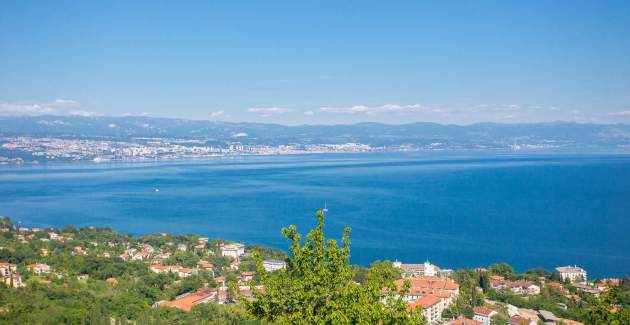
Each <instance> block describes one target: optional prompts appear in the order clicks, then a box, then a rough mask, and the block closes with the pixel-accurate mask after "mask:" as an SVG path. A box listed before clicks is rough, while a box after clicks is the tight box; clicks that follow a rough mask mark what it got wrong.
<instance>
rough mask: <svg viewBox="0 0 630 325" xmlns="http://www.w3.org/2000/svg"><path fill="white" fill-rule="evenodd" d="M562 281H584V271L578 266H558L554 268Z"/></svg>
mask: <svg viewBox="0 0 630 325" xmlns="http://www.w3.org/2000/svg"><path fill="white" fill-rule="evenodd" d="M556 271H558V274H560V278H562V281H566V280H567V279H568V280H569V281H570V282H586V280H587V278H586V271H584V269H582V268H581V267H579V266H559V267H557V268H556Z"/></svg>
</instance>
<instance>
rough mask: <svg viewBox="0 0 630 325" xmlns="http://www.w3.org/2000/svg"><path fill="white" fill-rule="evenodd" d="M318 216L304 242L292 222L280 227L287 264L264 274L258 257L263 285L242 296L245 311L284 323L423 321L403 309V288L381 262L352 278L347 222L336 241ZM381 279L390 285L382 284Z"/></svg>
mask: <svg viewBox="0 0 630 325" xmlns="http://www.w3.org/2000/svg"><path fill="white" fill-rule="evenodd" d="M316 216H317V221H318V222H317V227H316V228H315V229H312V230H311V231H310V232H309V233H308V234H307V235H306V241H305V243H304V244H302V236H301V235H300V234H299V233H298V232H297V230H296V227H295V226H293V225H292V226H290V227H288V228H283V229H282V233H283V235H284V236H285V237H286V238H287V239H289V240H290V241H291V245H290V253H291V254H290V256H289V257H288V258H287V260H286V261H287V268H286V269H284V270H280V271H277V272H274V273H272V274H268V273H267V272H265V270H264V268H263V267H262V261H261V259H260V257H257V271H258V273H259V274H260V275H261V281H262V284H263V285H264V289H263V290H264V291H254V295H255V298H256V299H255V300H253V301H251V302H245V305H246V308H247V310H248V312H249V313H251V314H252V315H253V316H255V317H257V318H259V319H263V320H268V321H273V322H279V323H285V324H421V323H422V317H421V316H420V314H419V313H418V312H414V313H410V312H408V311H407V304H406V303H405V302H404V301H403V300H402V298H401V297H402V293H403V292H399V291H396V290H395V289H394V286H393V283H391V281H388V280H387V279H388V278H389V277H388V276H387V275H385V276H383V275H382V273H383V272H381V271H382V269H383V267H382V265H379V269H378V270H375V271H374V272H373V276H372V277H369V276H368V277H367V279H366V281H365V283H363V284H358V283H356V282H354V281H353V269H352V267H351V266H350V264H349V262H350V237H349V234H350V228H345V229H344V231H343V239H342V241H343V243H342V244H341V245H338V244H337V242H336V241H335V240H332V239H331V240H326V238H325V236H324V212H323V211H322V210H319V211H317V213H316ZM377 274H380V275H379V276H377ZM371 279H374V280H371ZM386 282H389V283H386ZM384 284H387V285H386V287H389V290H383V285H384ZM403 290H404V289H403Z"/></svg>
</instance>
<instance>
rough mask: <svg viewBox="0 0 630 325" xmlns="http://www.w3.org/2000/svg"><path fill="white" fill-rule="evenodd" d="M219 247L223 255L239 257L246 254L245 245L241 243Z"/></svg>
mask: <svg viewBox="0 0 630 325" xmlns="http://www.w3.org/2000/svg"><path fill="white" fill-rule="evenodd" d="M219 249H220V250H221V256H229V257H233V258H236V259H237V258H239V257H240V256H243V255H245V245H243V244H241V243H233V244H227V245H222V246H220V247H219Z"/></svg>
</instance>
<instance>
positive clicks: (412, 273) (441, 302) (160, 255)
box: [0, 218, 622, 325]
mask: <svg viewBox="0 0 630 325" xmlns="http://www.w3.org/2000/svg"><path fill="white" fill-rule="evenodd" d="M0 234H1V236H0V238H1V240H0V276H1V278H0V279H1V282H2V283H3V284H4V286H5V287H7V288H10V289H13V290H25V288H28V287H29V286H31V287H41V286H44V287H50V286H56V285H62V286H67V285H69V284H70V283H74V285H80V284H81V283H84V284H89V283H99V282H102V283H104V285H106V286H109V287H116V286H120V285H122V284H121V282H122V281H126V280H125V279H124V276H123V272H122V268H143V269H145V270H146V271H144V272H148V273H145V274H147V276H150V274H154V276H157V277H159V279H162V280H161V281H164V283H163V285H162V286H161V288H162V290H163V292H162V294H157V295H156V296H155V300H154V301H153V302H152V306H153V308H176V309H179V310H181V311H183V312H190V311H192V310H193V309H194V308H195V306H198V305H201V304H217V305H230V304H238V303H239V301H241V300H242V299H245V300H252V299H255V295H254V294H253V293H254V291H261V292H264V290H265V288H264V286H262V285H261V284H260V281H259V277H258V274H257V272H256V265H255V264H256V263H255V259H254V258H253V255H252V254H253V252H254V251H257V252H261V255H260V256H261V257H262V267H263V269H264V271H265V272H270V273H272V272H278V271H280V270H283V269H285V268H286V267H287V262H286V255H285V253H283V252H281V251H277V250H273V249H267V248H260V247H256V246H252V245H246V244H243V243H238V242H228V241H224V240H210V239H209V238H207V237H200V236H197V235H187V236H173V235H170V234H167V233H160V234H150V235H145V236H142V237H137V238H136V237H130V236H126V235H121V234H117V233H115V232H113V231H111V230H109V229H100V228H92V227H90V228H85V229H80V230H79V229H75V228H73V227H64V228H61V229H58V228H38V227H32V228H28V227H23V226H13V225H11V224H10V222H9V221H8V219H7V218H3V219H2V227H0ZM27 248H28V249H31V250H33V252H34V254H30V255H29V254H27V253H24V252H25V250H26V249H27ZM17 252H22V253H20V254H24V256H22V257H21V258H20V259H19V261H18V260H17V258H16V257H15V256H16V254H18V253H17ZM108 263H110V264H113V265H115V268H113V269H108V267H107V266H106V265H107V264H108ZM91 264H93V266H90V265H91ZM77 265H79V266H77ZM390 265H391V268H392V269H393V270H396V272H398V274H399V278H398V279H396V280H394V281H393V284H394V286H395V287H396V288H397V289H399V290H400V289H403V288H404V287H406V286H408V290H407V291H406V292H405V293H404V296H402V297H400V298H402V299H403V300H404V301H405V302H406V303H407V308H408V310H409V311H410V312H414V311H417V312H420V313H421V314H422V316H423V317H424V320H425V321H426V323H427V324H430V325H437V324H454V325H461V324H474V325H490V324H495V322H494V321H495V320H496V319H505V320H506V321H507V324H510V325H523V324H527V325H532V324H541V323H542V324H573V325H577V324H582V323H581V322H578V321H576V320H571V319H568V318H563V317H562V315H558V314H556V313H554V311H556V312H557V311H565V310H567V309H568V308H569V307H568V305H569V304H579V303H584V299H585V298H587V297H589V296H592V297H599V296H600V295H601V294H602V293H604V292H606V291H607V290H609V289H610V288H611V287H615V286H619V285H620V284H621V282H622V280H621V279H617V278H614V279H599V280H594V281H593V280H589V278H588V276H587V272H586V270H584V269H582V268H581V267H579V266H559V267H557V268H556V269H555V270H554V271H553V272H552V273H551V272H548V273H547V274H545V275H536V276H532V274H523V275H518V274H515V273H511V272H507V273H504V275H499V273H501V272H503V271H504V270H502V266H501V265H499V266H497V265H493V266H490V267H489V268H487V269H486V268H477V269H474V270H470V272H472V274H474V275H475V276H478V277H479V279H481V280H482V282H483V281H484V280H483V279H487V283H486V284H482V286H475V287H474V288H473V289H474V292H477V291H478V292H479V293H481V292H486V295H485V297H484V299H483V300H482V301H480V303H479V304H478V305H476V306H474V307H473V308H472V309H471V310H470V312H469V313H468V314H467V315H466V313H465V312H464V313H463V314H461V313H460V314H459V315H457V316H456V317H453V313H452V311H453V310H454V309H455V308H457V307H456V306H458V305H460V304H461V295H462V291H461V290H462V287H461V286H462V285H465V284H464V283H463V282H462V281H463V280H462V279H461V277H460V276H459V273H461V271H454V270H451V269H446V268H442V267H440V266H437V265H434V264H432V263H431V262H429V261H426V262H424V263H420V264H412V263H403V262H401V261H398V260H395V261H394V262H391V263H390ZM116 267H117V268H119V269H116ZM541 274H542V273H541ZM150 277H151V276H150ZM193 279H194V281H192V280H193ZM486 285H487V288H484V287H483V286H486ZM388 290H390V289H388V288H386V287H385V288H383V292H387V291H388ZM474 292H473V294H474ZM490 292H491V293H490ZM550 293H552V294H555V295H558V296H559V297H561V298H562V299H561V300H562V301H566V302H567V303H557V304H556V305H555V306H552V307H553V308H554V311H550V310H545V309H532V308H523V307H522V306H521V307H519V306H516V305H514V304H512V303H510V302H509V299H508V300H507V301H506V300H503V299H502V298H501V297H517V298H518V299H520V300H515V301H522V300H524V301H526V300H534V299H537V297H540V296H541V295H542V294H544V295H548V294H550ZM467 294H470V292H469V293H467ZM505 295H507V296H505ZM160 298H161V299H160ZM493 298H494V299H493ZM0 314H1V313H0Z"/></svg>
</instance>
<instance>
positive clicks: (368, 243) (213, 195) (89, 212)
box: [0, 152, 630, 278]
mask: <svg viewBox="0 0 630 325" xmlns="http://www.w3.org/2000/svg"><path fill="white" fill-rule="evenodd" d="M323 207H326V208H327V210H328V212H327V215H326V221H325V222H326V234H327V236H329V237H331V238H336V239H339V238H340V236H341V233H342V230H343V228H344V227H346V226H348V227H351V228H352V232H351V235H350V239H351V262H352V263H355V264H362V265H369V264H370V263H372V262H373V261H376V260H399V261H402V262H404V263H422V262H424V261H427V260H428V261H430V262H432V263H434V264H437V265H439V266H441V267H442V268H452V269H457V268H462V267H471V268H472V267H484V266H487V265H489V264H491V263H497V262H507V263H509V264H511V265H512V266H514V267H515V269H516V270H517V271H524V270H527V269H530V268H537V267H543V268H547V269H550V270H552V269H553V268H555V267H557V266H564V265H578V266H582V267H583V268H585V269H586V270H587V271H588V272H589V276H590V277H600V278H601V277H613V276H622V275H626V274H630V155H623V154H592V155H586V154H531V153H478V152H473V153H470V152H451V153H445V152H438V153H418V152H413V153H402V152H401V153H353V154H341V153H335V154H332V153H331V154H309V155H280V156H235V157H218V158H213V159H205V160H186V161H151V162H146V161H145V162H126V163H123V162H112V163H94V162H72V163H41V164H31V165H26V164H25V165H4V166H0V215H5V216H9V217H11V218H12V220H13V221H14V222H15V223H19V224H21V225H23V226H39V227H44V226H63V225H67V224H72V225H75V226H78V227H85V226H99V227H100V226H106V227H111V228H113V229H115V230H118V231H122V232H125V233H129V234H134V235H138V234H144V233H151V232H173V233H196V234H200V235H204V236H208V237H211V238H223V239H228V240H234V241H241V242H246V243H252V244H258V245H263V246H270V247H275V248H280V249H283V250H285V251H286V250H287V249H288V241H287V240H286V239H285V238H283V237H282V234H281V229H282V227H286V226H288V225H296V226H297V228H298V231H300V232H302V233H306V232H307V231H308V230H309V229H311V228H313V227H314V226H315V224H316V218H315V216H314V214H315V211H316V210H318V209H320V208H323Z"/></svg>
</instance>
